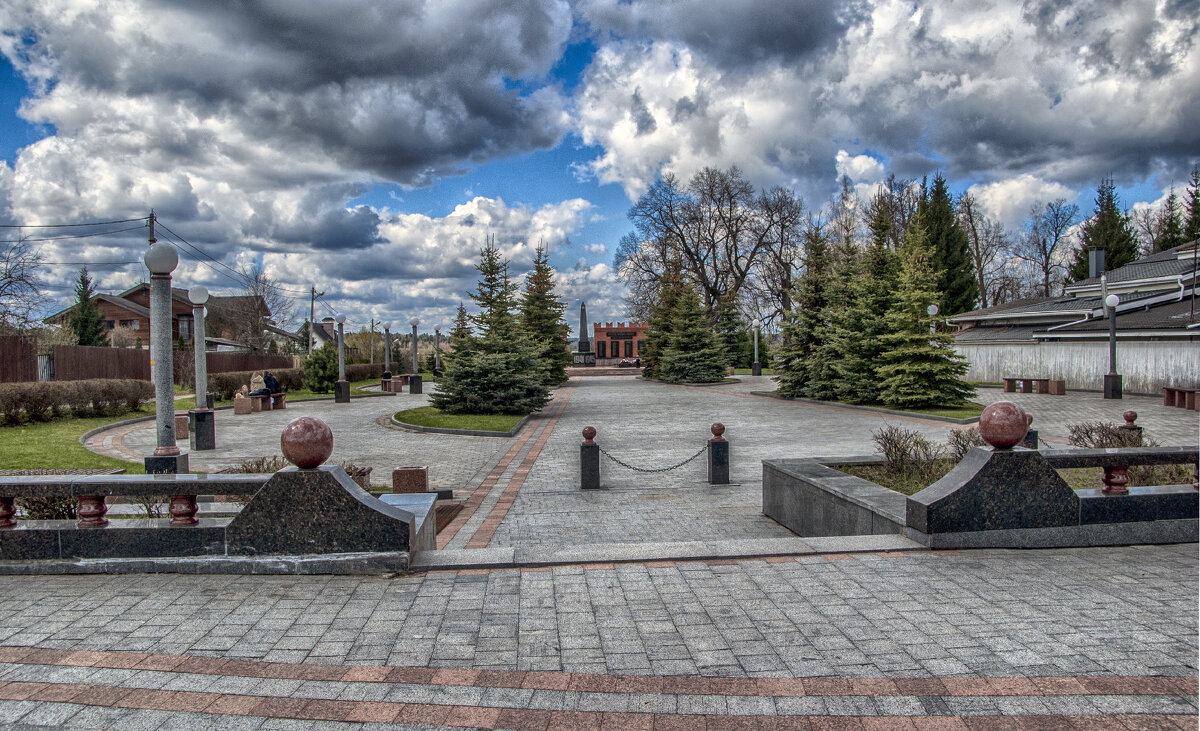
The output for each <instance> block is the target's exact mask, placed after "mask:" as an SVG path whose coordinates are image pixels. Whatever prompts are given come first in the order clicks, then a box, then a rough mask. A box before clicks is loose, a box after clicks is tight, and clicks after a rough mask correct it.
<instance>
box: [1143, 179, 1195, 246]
mask: <svg viewBox="0 0 1200 731" xmlns="http://www.w3.org/2000/svg"><path fill="white" fill-rule="evenodd" d="M1183 223H1184V222H1183V216H1182V214H1181V211H1180V210H1179V196H1178V195H1176V194H1175V186H1171V192H1170V193H1168V194H1167V200H1166V201H1165V202H1164V203H1163V208H1162V210H1161V211H1159V213H1158V238H1157V239H1155V241H1154V251H1153V252H1151V253H1155V254H1157V253H1158V252H1160V251H1166V250H1167V249H1174V248H1175V247H1176V246H1179V245H1180V244H1185V243H1187V241H1186V240H1185V239H1184V238H1183Z"/></svg>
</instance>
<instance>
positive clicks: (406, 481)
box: [392, 467, 429, 493]
mask: <svg viewBox="0 0 1200 731" xmlns="http://www.w3.org/2000/svg"><path fill="white" fill-rule="evenodd" d="M392 492H393V493H401V492H403V493H409V492H429V472H428V470H426V468H424V467H397V468H396V469H394V470H392Z"/></svg>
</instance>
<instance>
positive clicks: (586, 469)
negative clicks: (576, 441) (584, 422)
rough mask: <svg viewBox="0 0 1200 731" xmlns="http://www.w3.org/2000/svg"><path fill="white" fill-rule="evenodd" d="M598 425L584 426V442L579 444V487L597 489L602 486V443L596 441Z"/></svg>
mask: <svg viewBox="0 0 1200 731" xmlns="http://www.w3.org/2000/svg"><path fill="white" fill-rule="evenodd" d="M595 438H596V427H594V426H585V427H584V428H583V443H582V444H580V445H579V487H580V489H582V490H595V489H598V488H599V487H600V445H599V444H596V442H595V441H594V440H595Z"/></svg>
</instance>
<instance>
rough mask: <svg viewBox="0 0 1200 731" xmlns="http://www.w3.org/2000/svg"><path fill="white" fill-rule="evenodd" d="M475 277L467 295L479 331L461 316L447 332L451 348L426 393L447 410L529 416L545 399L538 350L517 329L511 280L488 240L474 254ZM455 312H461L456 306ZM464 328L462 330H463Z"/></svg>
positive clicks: (548, 398)
mask: <svg viewBox="0 0 1200 731" xmlns="http://www.w3.org/2000/svg"><path fill="white" fill-rule="evenodd" d="M476 269H477V270H478V271H479V281H478V285H477V287H476V290H475V291H474V292H469V293H468V294H469V295H470V297H471V299H472V300H474V301H475V303H476V304H477V305H478V306H479V312H478V313H477V314H476V315H475V316H473V317H471V318H469V319H470V321H472V322H473V323H474V324H475V326H476V327H477V328H478V334H477V335H476V334H468V333H470V331H469V329H467V328H466V325H465V320H466V319H467V318H462V319H463V322H460V323H457V324H456V325H455V332H454V333H452V334H451V342H452V343H453V344H454V352H453V353H452V354H451V356H450V357H449V358H448V359H447V362H446V370H445V372H444V373H443V374H442V377H441V378H440V379H438V388H437V391H435V392H434V393H433V394H431V395H430V397H429V402H430V404H432V405H433V406H434V407H436V408H438V409H440V410H442V411H445V412H447V413H451V414H528V413H531V412H534V411H538V410H539V409H541V408H542V407H544V406H545V405H546V403H547V402H548V401H549V400H550V393H549V389H548V388H547V387H546V386H545V385H544V384H543V383H542V371H541V368H540V363H539V361H538V357H537V353H536V351H535V349H534V346H533V344H532V342H530V340H529V338H528V336H526V335H525V333H524V332H522V331H521V330H520V329H519V328H518V327H517V324H516V323H517V319H516V315H515V313H514V308H515V306H516V301H515V299H514V294H515V291H516V285H514V284H513V282H512V279H511V277H510V276H509V272H508V262H507V261H505V260H504V259H503V258H502V257H501V256H500V253H499V251H497V249H496V247H495V242H494V241H489V242H488V244H487V245H486V246H484V248H483V249H482V250H481V251H480V252H479V263H478V264H477V265H476ZM459 310H460V313H459V314H460V316H462V315H465V314H466V313H465V311H463V309H462V306H461V305H460V306H459ZM464 331H465V332H464Z"/></svg>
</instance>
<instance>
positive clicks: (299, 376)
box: [208, 363, 383, 399]
mask: <svg viewBox="0 0 1200 731" xmlns="http://www.w3.org/2000/svg"><path fill="white" fill-rule="evenodd" d="M255 373H262V371H231V372H229V373H210V374H208V392H209V393H211V394H213V397H214V398H216V399H231V398H233V394H234V393H236V392H237V391H238V390H239V389H241V387H242V386H249V385H250V379H251V378H253V377H254V374H255ZM382 373H383V366H382V365H380V364H379V363H358V364H354V365H347V366H346V378H347V380H351V381H361V380H364V379H367V378H375V377H378V376H379V375H380V374H382ZM271 375H273V376H275V378H276V380H278V381H279V387H280V388H282V389H283V390H284V392H288V391H299V390H301V389H303V388H304V369H303V368H281V369H279V370H274V371H271Z"/></svg>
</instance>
